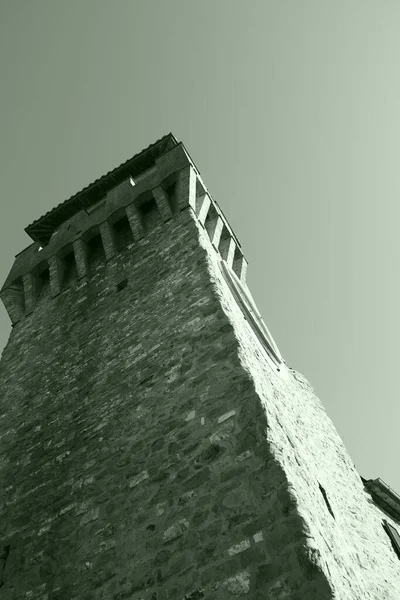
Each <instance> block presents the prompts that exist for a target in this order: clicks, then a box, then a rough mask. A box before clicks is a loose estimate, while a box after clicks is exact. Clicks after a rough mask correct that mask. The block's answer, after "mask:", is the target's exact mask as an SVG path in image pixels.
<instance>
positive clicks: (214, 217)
mask: <svg viewBox="0 0 400 600" xmlns="http://www.w3.org/2000/svg"><path fill="white" fill-rule="evenodd" d="M217 221H218V213H217V211H216V209H215V206H214V205H213V204H212V203H211V204H210V207H209V209H208V213H207V216H206V220H205V221H204V228H205V230H206V231H207V233H208V236H209V238H210V240H212V239H213V236H214V231H215V228H216V226H217Z"/></svg>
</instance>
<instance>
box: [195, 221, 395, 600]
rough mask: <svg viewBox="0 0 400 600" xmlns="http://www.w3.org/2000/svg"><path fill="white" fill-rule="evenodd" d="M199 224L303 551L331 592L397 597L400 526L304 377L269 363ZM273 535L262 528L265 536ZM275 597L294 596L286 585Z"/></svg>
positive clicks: (354, 598)
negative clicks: (303, 538)
mask: <svg viewBox="0 0 400 600" xmlns="http://www.w3.org/2000/svg"><path fill="white" fill-rule="evenodd" d="M199 230H200V240H201V244H202V246H203V247H204V248H205V249H206V250H207V252H208V257H209V269H210V275H211V279H212V280H213V282H214V283H215V286H216V289H217V293H218V295H219V297H220V299H221V304H222V306H223V308H224V311H225V312H226V314H227V315H228V316H229V319H230V322H231V323H232V324H233V325H234V329H235V334H236V336H237V337H238V339H239V342H240V350H239V355H240V360H241V364H242V366H243V368H244V369H246V371H248V372H249V373H250V374H251V378H252V380H253V381H254V385H255V388H256V390H257V393H258V396H259V399H260V402H261V404H262V407H263V413H264V415H266V418H267V423H268V425H267V427H266V428H265V429H264V430H263V431H262V433H261V435H262V436H265V437H266V438H267V439H268V442H269V448H270V451H271V454H272V456H273V457H274V458H275V459H276V460H277V461H278V462H279V464H280V466H282V467H283V469H284V472H285V475H286V477H287V479H288V487H289V490H290V495H291V497H292V499H293V501H294V502H295V504H296V507H297V510H298V512H299V514H300V515H301V516H302V518H303V519H304V522H305V529H306V531H307V549H306V554H308V556H309V557H310V558H311V559H312V561H313V563H314V564H315V566H316V567H319V568H320V569H321V570H322V571H323V573H324V574H325V576H326V578H327V580H328V581H329V584H330V586H331V587H332V589H333V591H334V593H335V598H338V599H340V600H381V599H383V598H385V599H390V600H396V599H398V598H400V562H399V558H398V557H397V555H396V553H395V551H394V549H393V548H392V545H391V542H390V540H389V538H388V535H387V534H386V532H385V531H384V529H383V527H382V519H383V518H386V520H387V521H388V522H389V523H391V524H392V525H393V526H394V527H395V528H396V529H397V530H398V531H399V525H400V523H398V522H396V521H394V520H393V519H392V518H391V517H390V516H389V515H387V514H384V513H383V512H382V511H381V510H380V509H378V508H377V507H376V506H375V504H374V503H373V501H372V500H371V498H370V496H369V494H367V493H366V492H365V491H364V487H363V484H362V482H361V478H360V476H359V474H358V472H357V471H356V469H355V467H354V465H353V463H352V461H351V459H350V456H349V455H348V453H347V451H346V449H345V447H344V444H343V442H342V440H341V438H340V437H339V435H338V433H337V431H336V429H335V428H334V426H333V424H332V422H331V420H330V419H329V417H328V416H327V414H326V412H325V410H324V407H323V405H322V403H321V401H320V400H319V398H317V396H316V395H315V393H314V392H313V389H312V388H311V386H310V384H309V383H308V381H307V380H306V379H305V378H304V377H303V376H302V375H300V374H299V373H296V372H295V371H294V370H293V369H288V370H287V371H285V368H284V369H282V370H281V374H278V373H277V372H276V370H275V369H273V368H271V364H270V360H268V357H267V355H266V352H265V351H264V350H263V348H262V346H261V344H260V343H259V342H258V340H257V338H256V336H255V335H254V334H253V332H252V330H251V328H250V327H249V325H248V323H247V322H246V320H245V319H244V317H243V314H242V312H241V310H240V309H239V307H238V305H237V303H236V301H235V300H234V299H233V296H232V294H231V293H230V291H229V289H228V286H227V284H226V282H225V280H224V278H223V277H222V276H221V271H220V268H219V267H218V261H219V260H220V257H219V256H218V254H217V253H216V252H215V250H214V248H213V247H212V245H211V244H210V242H209V239H208V236H207V234H206V232H204V230H202V228H200V227H199ZM319 484H320V485H321V486H322V487H323V488H324V490H325V492H326V494H327V497H328V502H329V504H330V507H331V509H332V512H333V515H334V516H332V515H331V514H330V512H329V511H328V508H327V506H326V504H325V501H324V498H323V495H322V493H321V491H320V489H319ZM270 533H271V529H270V528H267V530H266V531H265V537H266V539H267V540H268V539H269V538H270ZM285 580H286V577H284V578H283V579H282V586H283V589H287V590H289V589H290V582H289V581H287V582H286V581H285ZM285 585H286V587H285ZM268 597H269V596H268ZM277 597H282V598H286V597H287V598H292V597H293V596H292V595H291V592H289V591H288V592H287V594H286V595H285V593H282V595H281V596H277ZM304 597H306V596H304ZM307 597H308V596H307Z"/></svg>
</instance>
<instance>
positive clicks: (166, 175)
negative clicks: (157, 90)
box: [0, 134, 247, 325]
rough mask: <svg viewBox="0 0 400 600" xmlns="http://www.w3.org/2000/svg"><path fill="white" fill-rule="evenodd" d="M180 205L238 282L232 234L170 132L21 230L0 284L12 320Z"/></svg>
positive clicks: (242, 263)
mask: <svg viewBox="0 0 400 600" xmlns="http://www.w3.org/2000/svg"><path fill="white" fill-rule="evenodd" d="M186 209H190V210H192V211H193V213H194V214H195V215H196V217H197V219H198V221H199V223H200V224H201V226H202V227H204V229H205V230H206V231H207V233H208V235H209V237H210V240H211V241H212V244H213V246H214V248H215V249H216V250H218V251H219V252H220V254H221V257H222V258H223V259H224V260H225V261H226V263H227V264H228V265H229V266H231V267H232V268H233V270H234V271H235V272H236V273H237V275H238V276H239V277H240V279H241V280H242V281H243V282H244V281H245V278H246V268H247V261H246V259H245V257H244V256H243V253H242V250H241V246H240V243H239V241H238V239H237V238H236V236H235V235H234V233H233V232H232V230H231V228H230V226H229V224H228V222H227V220H226V218H225V216H224V215H223V213H222V211H221V209H220V208H219V206H218V205H217V203H216V202H215V201H214V200H213V199H212V197H211V195H210V194H209V192H208V190H207V188H206V186H205V185H204V183H203V181H202V179H201V176H200V173H199V172H198V170H197V168H196V166H195V165H194V163H193V161H192V160H191V158H190V157H189V154H188V153H187V151H186V149H185V147H184V146H183V144H182V143H178V142H177V140H176V139H175V138H174V136H173V135H172V134H169V135H167V136H165V137H163V138H161V139H160V140H159V141H158V142H156V143H155V144H153V145H151V146H149V148H147V149H146V150H144V151H142V152H141V153H140V154H138V155H136V156H134V157H133V158H132V159H130V160H129V161H127V162H126V163H123V164H122V165H120V166H119V167H117V168H116V169H114V170H113V171H110V172H109V173H107V175H105V176H104V177H102V178H100V179H98V180H96V181H95V182H94V183H92V184H91V185H89V186H87V187H86V188H85V189H83V190H82V191H81V192H79V193H78V194H76V195H74V196H72V197H71V198H70V199H68V200H66V201H65V202H63V203H61V204H59V205H58V206H57V207H56V208H54V209H53V210H51V211H49V212H48V213H46V214H45V215H44V216H43V217H41V218H40V219H38V220H36V221H34V222H33V223H32V224H31V225H29V226H28V227H27V228H26V229H25V231H26V232H27V233H28V234H29V235H30V237H31V238H32V239H33V240H34V242H33V244H31V245H30V246H28V247H27V248H25V250H23V251H22V252H20V253H19V254H17V256H16V258H15V262H14V265H13V266H12V268H11V271H10V273H9V275H8V277H7V279H6V281H5V283H4V285H3V287H2V289H1V291H0V297H1V299H2V301H3V303H4V306H5V308H6V310H7V312H8V314H9V317H10V319H11V322H12V324H13V325H15V324H16V323H18V322H19V321H20V320H21V319H22V318H24V317H25V316H27V315H29V314H31V313H32V312H33V311H34V308H35V306H36V304H37V302H38V301H39V299H40V298H41V297H42V296H43V294H44V293H46V294H47V293H48V294H50V296H51V297H56V296H58V295H59V294H61V293H62V292H63V291H64V290H65V289H67V287H68V285H70V284H71V282H72V281H73V278H71V276H70V275H71V272H73V273H74V274H75V278H76V279H78V280H80V279H84V278H90V276H91V273H92V272H93V270H94V269H95V267H96V266H97V262H98V261H96V260H95V259H94V255H95V254H96V251H97V255H98V256H102V258H103V261H104V262H107V261H109V260H111V259H113V258H114V257H115V256H116V254H117V253H118V252H120V251H121V250H122V249H123V248H125V247H126V246H127V245H128V244H133V245H134V244H135V243H136V242H138V240H140V239H142V238H143V237H145V236H146V235H147V234H148V233H149V232H150V231H152V230H153V229H154V228H155V227H157V226H162V224H164V223H166V222H168V221H169V220H170V219H176V218H178V217H179V214H180V213H181V212H182V211H183V210H186Z"/></svg>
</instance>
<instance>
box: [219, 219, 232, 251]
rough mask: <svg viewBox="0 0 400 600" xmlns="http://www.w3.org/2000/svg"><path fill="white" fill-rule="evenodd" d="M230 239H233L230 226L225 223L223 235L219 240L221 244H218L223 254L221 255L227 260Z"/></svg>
mask: <svg viewBox="0 0 400 600" xmlns="http://www.w3.org/2000/svg"><path fill="white" fill-rule="evenodd" d="M230 241H231V234H230V233H229V231H228V228H227V227H226V226H225V224H224V226H223V228H222V233H221V237H220V240H219V245H218V250H219V253H220V254H221V257H222V258H223V259H224V260H227V258H228V252H229V245H230Z"/></svg>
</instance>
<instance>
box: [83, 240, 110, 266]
mask: <svg viewBox="0 0 400 600" xmlns="http://www.w3.org/2000/svg"><path fill="white" fill-rule="evenodd" d="M87 247H88V259H89V265H90V270H91V271H93V270H94V269H95V268H96V267H97V266H98V265H99V264H100V263H104V262H105V261H106V255H105V252H104V247H103V241H102V239H101V235H100V233H98V234H96V235H95V236H94V237H92V238H91V239H90V240H89V241H88V244H87Z"/></svg>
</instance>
